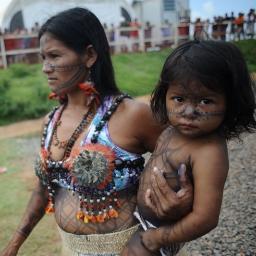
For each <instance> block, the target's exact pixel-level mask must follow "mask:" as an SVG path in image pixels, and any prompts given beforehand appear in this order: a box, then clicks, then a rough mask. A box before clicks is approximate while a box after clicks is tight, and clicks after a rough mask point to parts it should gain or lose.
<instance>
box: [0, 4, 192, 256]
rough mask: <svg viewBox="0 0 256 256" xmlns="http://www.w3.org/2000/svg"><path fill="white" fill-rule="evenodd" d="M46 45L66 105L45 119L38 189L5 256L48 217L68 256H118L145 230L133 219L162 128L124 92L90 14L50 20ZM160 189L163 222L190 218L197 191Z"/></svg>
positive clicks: (57, 94) (47, 68) (55, 87)
mask: <svg viewBox="0 0 256 256" xmlns="http://www.w3.org/2000/svg"><path fill="white" fill-rule="evenodd" d="M39 39H40V51H41V56H42V59H43V72H44V74H45V75H46V76H47V78H48V84H49V87H50V90H51V92H52V93H51V95H50V98H56V99H57V100H58V101H59V102H60V104H59V106H58V107H56V108H55V109H54V110H53V111H52V112H50V113H49V114H48V115H47V116H46V118H45V122H44V127H43V131H42V139H41V150H40V152H39V156H38V158H37V160H36V163H35V173H36V175H37V176H38V178H39V179H38V183H37V184H36V187H35V190H34V192H33V194H32V197H31V199H30V202H29V205H28V207H27V210H26V212H25V215H24V218H23V219H22V221H21V223H20V225H19V227H18V229H17V230H16V232H15V234H14V236H13V237H12V239H11V241H10V243H9V244H8V246H7V248H6V249H5V250H4V251H3V252H2V254H1V255H2V256H3V255H4V256H10V255H12V256H13V255H17V253H18V250H19V248H20V246H21V245H22V243H23V242H24V241H25V240H26V238H27V237H28V235H29V234H30V232H31V231H32V229H33V228H34V227H35V226H36V224H37V223H38V222H39V221H40V219H41V218H42V217H43V216H44V214H45V212H46V213H54V214H55V219H56V222H57V224H58V227H59V231H60V234H61V237H62V240H63V244H64V247H65V250H66V255H69V256H70V255H80V256H82V255H108V256H110V255H119V254H120V252H121V250H122V248H123V247H124V245H125V244H126V242H127V241H128V240H129V239H130V237H131V235H132V234H133V233H134V232H135V231H136V230H137V229H138V224H137V221H136V220H135V218H134V217H133V212H134V210H135V207H136V194H137V189H138V181H139V177H140V174H141V172H142V171H143V166H144V158H143V157H142V154H144V153H146V152H148V151H153V149H154V147H155V143H156V139H157V137H158V136H159V134H160V133H161V131H162V130H163V127H161V126H160V125H159V124H158V123H157V122H156V121H155V120H154V119H153V117H152V113H151V111H150V108H149V107H148V106H147V105H146V104H144V103H138V102H136V101H135V100H133V99H131V97H129V96H128V95H125V94H122V93H121V92H120V91H119V89H118V88H117V86H116V83H115V79H114V72H113V67H112V63H111V59H110V53H109V45H108V42H107V39H106V35H105V33H104V29H103V27H102V26H101V24H100V22H99V20H98V19H97V18H96V16H95V15H94V14H92V13H91V12H90V11H88V10H86V9H83V8H73V9H69V10H67V11H64V12H61V13H59V14H57V15H56V16H53V17H51V18H50V19H49V20H47V21H46V23H45V24H44V25H43V26H42V27H41V29H40V31H39ZM183 178H184V177H183ZM149 188H150V184H149ZM161 189H162V190H161V191H159V190H156V192H155V194H154V195H155V197H157V196H159V193H162V192H163V190H165V196H164V197H163V196H162V195H161V200H156V202H155V204H156V211H158V216H159V217H160V218H161V217H163V218H164V217H166V216H169V218H172V217H173V216H175V215H178V214H179V215H180V214H183V215H184V214H185V213H187V212H188V211H189V210H190V206H191V203H192V197H193V196H192V189H191V185H190V184H187V185H184V187H183V188H182V189H183V191H181V192H182V193H180V194H176V193H175V192H173V191H172V190H171V189H170V188H169V187H168V186H167V185H166V184H163V185H162V186H161ZM167 195H168V196H167ZM166 198H167V199H166ZM162 209H165V211H162Z"/></svg>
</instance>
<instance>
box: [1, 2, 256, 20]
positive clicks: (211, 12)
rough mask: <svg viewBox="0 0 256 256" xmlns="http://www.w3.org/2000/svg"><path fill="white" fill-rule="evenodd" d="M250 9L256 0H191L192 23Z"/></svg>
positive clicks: (5, 3)
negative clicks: (197, 19)
mask: <svg viewBox="0 0 256 256" xmlns="http://www.w3.org/2000/svg"><path fill="white" fill-rule="evenodd" d="M35 1H36V0H35ZM128 1H131V0H128ZM10 2H11V0H0V22H1V20H2V13H3V11H4V10H5V8H6V6H7V5H8V4H9V3H10ZM250 8H254V9H256V0H190V9H191V18H192V21H193V20H195V18H197V17H201V18H202V19H206V18H210V19H211V20H212V17H213V16H222V15H224V14H225V13H226V12H227V13H230V12H231V11H233V12H234V13H235V15H237V14H238V13H239V12H244V13H245V14H247V13H248V11H249V9H250Z"/></svg>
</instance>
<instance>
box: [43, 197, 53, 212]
mask: <svg viewBox="0 0 256 256" xmlns="http://www.w3.org/2000/svg"><path fill="white" fill-rule="evenodd" d="M53 212H54V204H53V203H52V200H49V201H48V205H47V206H46V208H45V213H47V214H50V213H53Z"/></svg>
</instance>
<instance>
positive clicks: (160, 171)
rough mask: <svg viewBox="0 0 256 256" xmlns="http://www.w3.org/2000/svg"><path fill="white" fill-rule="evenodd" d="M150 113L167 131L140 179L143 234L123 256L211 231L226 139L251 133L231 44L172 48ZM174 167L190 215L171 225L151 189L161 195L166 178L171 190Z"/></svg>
mask: <svg viewBox="0 0 256 256" xmlns="http://www.w3.org/2000/svg"><path fill="white" fill-rule="evenodd" d="M151 108H152V111H153V113H154V115H155V117H156V118H157V119H158V120H159V121H161V122H162V123H163V124H166V125H168V127H167V128H166V129H165V130H164V131H163V133H162V134H161V135H160V137H159V140H158V143H157V146H156V148H155V150H154V152H153V154H152V156H151V158H150V159H149V161H148V163H147V165H146V167H145V170H144V171H143V175H142V177H141V180H140V188H139V192H138V196H137V201H138V202H137V203H138V211H137V212H136V213H135V216H136V217H137V218H138V219H139V220H140V222H141V224H142V225H141V226H142V227H143V229H144V230H146V231H145V232H141V231H140V232H137V233H136V234H135V235H134V236H133V237H132V239H131V240H130V241H129V243H128V245H127V247H126V248H125V249H124V250H123V254H122V255H132V256H136V255H140V256H142V255H175V254H176V253H177V252H178V251H179V249H180V247H181V246H182V244H183V243H184V242H186V241H191V240H193V239H196V238H198V237H200V236H202V235H205V234H206V233H208V232H209V231H210V230H212V229H213V228H215V227H216V226H217V224H218V218H219V214H220V208H221V203H222V195H223V188H224V183H225V180H226V177H227V174H228V169H229V162H228V151H227V140H229V139H231V138H239V136H240V134H241V133H242V132H253V131H255V128H256V121H255V117H254V111H255V98H254V94H253V90H252V82H251V79H250V75H249V73H248V70H247V66H246V63H245V61H244V59H243V56H242V54H241V52H240V51H239V49H238V48H237V47H236V46H235V45H233V44H232V43H226V42H217V41H204V42H198V41H192V42H187V43H185V44H183V45H180V46H179V47H178V48H176V49H175V50H174V51H173V52H172V53H171V54H170V55H169V56H168V58H167V60H166V62H165V64H164V66H163V70H162V73H161V77H160V80H159V83H158V85H157V87H156V89H155V90H154V92H153V95H152V99H151ZM183 163H184V164H185V166H184V165H183V166H182V164H183ZM179 166H182V168H180V170H182V171H184V167H186V169H187V175H189V176H190V177H191V179H192V181H193V184H194V202H193V207H192V211H191V213H190V214H188V215H187V216H184V217H183V216H177V220H174V221H173V222H171V221H168V220H160V219H159V218H158V217H157V216H155V215H154V214H153V211H152V209H153V208H155V209H156V208H157V207H156V205H157V198H153V197H152V196H151V194H150V191H151V190H152V189H154V190H155V191H156V190H158V193H157V194H158V195H159V194H160V195H161V193H163V191H162V190H161V182H165V181H166V182H167V183H168V185H169V186H171V187H172V188H174V189H175V188H177V190H178V189H179V184H178V182H177V175H178V173H177V171H176V170H178V169H179ZM152 170H153V171H152ZM156 176H158V179H156ZM159 177H160V178H159ZM145 191H147V192H146V195H147V196H146V197H145V196H144V194H145ZM162 210H163V211H164V210H165V209H162Z"/></svg>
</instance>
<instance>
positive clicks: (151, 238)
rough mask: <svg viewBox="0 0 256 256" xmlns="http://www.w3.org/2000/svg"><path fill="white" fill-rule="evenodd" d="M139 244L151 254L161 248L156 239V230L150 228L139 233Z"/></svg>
mask: <svg viewBox="0 0 256 256" xmlns="http://www.w3.org/2000/svg"><path fill="white" fill-rule="evenodd" d="M141 243H142V244H143V246H144V247H145V248H146V249H147V250H149V251H151V252H155V251H157V250H159V249H160V248H161V247H162V244H161V243H160V241H159V239H158V237H157V232H156V230H155V229H152V228H151V229H148V230H146V231H145V232H142V233H141Z"/></svg>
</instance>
